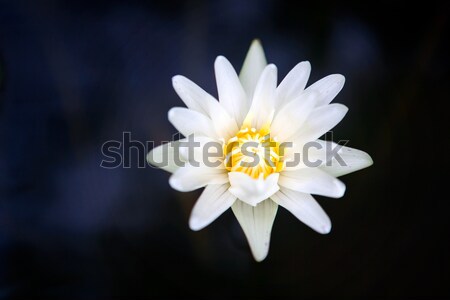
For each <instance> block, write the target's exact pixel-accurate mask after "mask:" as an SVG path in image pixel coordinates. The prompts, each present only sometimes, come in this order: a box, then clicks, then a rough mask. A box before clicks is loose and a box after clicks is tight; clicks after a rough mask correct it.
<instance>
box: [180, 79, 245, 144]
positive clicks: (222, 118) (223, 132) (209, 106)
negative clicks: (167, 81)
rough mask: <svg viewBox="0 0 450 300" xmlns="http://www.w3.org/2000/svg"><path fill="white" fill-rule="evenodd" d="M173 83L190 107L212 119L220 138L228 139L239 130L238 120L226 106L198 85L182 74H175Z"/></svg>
mask: <svg viewBox="0 0 450 300" xmlns="http://www.w3.org/2000/svg"><path fill="white" fill-rule="evenodd" d="M172 84H173V87H174V89H175V91H176V92H177V94H178V96H180V98H181V100H183V102H184V103H185V104H186V106H187V107H188V108H189V109H191V110H195V111H198V112H200V113H203V114H204V115H206V116H207V117H209V118H210V119H211V120H212V122H213V123H214V129H215V131H216V132H217V135H218V136H219V138H223V139H225V140H227V139H229V138H230V137H232V136H233V134H235V133H236V132H237V131H238V127H237V124H236V121H235V120H234V119H233V118H232V117H231V116H230V115H229V114H228V112H227V111H226V110H225V108H223V107H222V106H221V105H220V103H219V102H218V101H217V100H216V99H215V98H214V97H213V96H211V95H210V94H208V93H207V92H205V91H204V90H203V89H202V88H200V87H199V86H198V85H196V84H195V83H193V82H192V81H190V80H189V79H187V78H186V77H184V76H181V75H177V76H174V77H173V78H172Z"/></svg>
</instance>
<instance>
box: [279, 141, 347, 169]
mask: <svg viewBox="0 0 450 300" xmlns="http://www.w3.org/2000/svg"><path fill="white" fill-rule="evenodd" d="M336 146H337V144H336V143H333V142H331V141H322V140H315V141H310V142H308V143H306V144H305V143H301V142H300V141H294V142H293V145H292V147H286V148H285V149H284V160H285V162H286V164H285V168H284V170H285V171H293V170H297V169H301V168H308V167H320V166H322V165H325V164H326V163H327V162H328V161H331V159H332V158H333V154H334V153H333V151H336V150H335V147H336ZM338 147H339V146H338ZM295 155H297V156H298V157H296V156H295Z"/></svg>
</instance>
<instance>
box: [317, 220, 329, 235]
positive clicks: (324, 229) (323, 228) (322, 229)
mask: <svg viewBox="0 0 450 300" xmlns="http://www.w3.org/2000/svg"><path fill="white" fill-rule="evenodd" d="M317 232H318V233H320V234H329V233H330V232H331V222H329V223H325V224H323V225H321V226H320V228H318V231H317Z"/></svg>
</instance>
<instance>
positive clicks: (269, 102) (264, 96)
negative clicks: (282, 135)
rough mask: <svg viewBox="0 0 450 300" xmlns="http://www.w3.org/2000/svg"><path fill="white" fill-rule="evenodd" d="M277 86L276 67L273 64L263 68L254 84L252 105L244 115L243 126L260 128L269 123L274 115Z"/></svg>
mask: <svg viewBox="0 0 450 300" xmlns="http://www.w3.org/2000/svg"><path fill="white" fill-rule="evenodd" d="M276 88H277V67H276V66H275V65H273V64H270V65H268V66H267V67H265V68H264V71H263V72H262V74H261V77H260V78H259V80H258V84H257V85H256V89H255V93H254V95H253V100H252V105H251V107H250V110H249V112H248V114H247V116H246V117H245V121H244V126H249V127H253V128H256V129H261V128H262V127H263V126H265V125H269V124H270V122H271V121H272V118H273V115H274V99H275V91H276Z"/></svg>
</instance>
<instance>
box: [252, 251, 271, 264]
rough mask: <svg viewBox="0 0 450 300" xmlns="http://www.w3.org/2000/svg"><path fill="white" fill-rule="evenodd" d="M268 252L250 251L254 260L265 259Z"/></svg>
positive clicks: (260, 260)
mask: <svg viewBox="0 0 450 300" xmlns="http://www.w3.org/2000/svg"><path fill="white" fill-rule="evenodd" d="M268 254H269V251H267V252H265V253H257V254H256V253H253V251H252V255H253V258H254V259H255V261H256V262H262V261H263V260H265V259H266V257H267V255H268Z"/></svg>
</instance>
